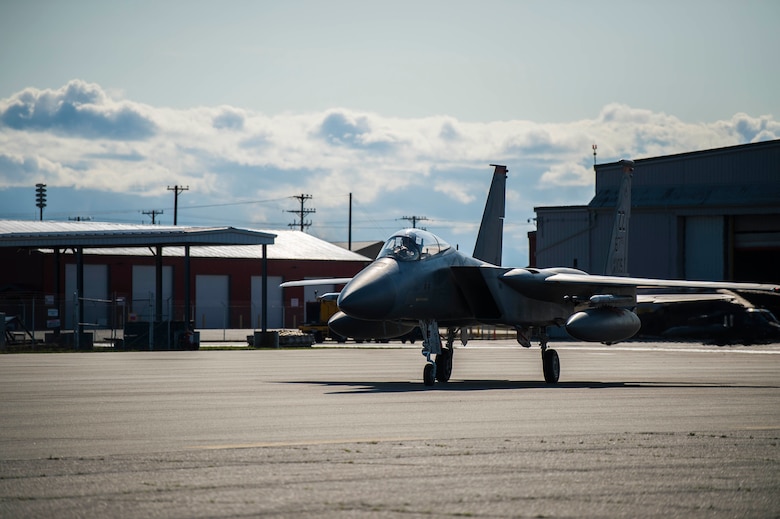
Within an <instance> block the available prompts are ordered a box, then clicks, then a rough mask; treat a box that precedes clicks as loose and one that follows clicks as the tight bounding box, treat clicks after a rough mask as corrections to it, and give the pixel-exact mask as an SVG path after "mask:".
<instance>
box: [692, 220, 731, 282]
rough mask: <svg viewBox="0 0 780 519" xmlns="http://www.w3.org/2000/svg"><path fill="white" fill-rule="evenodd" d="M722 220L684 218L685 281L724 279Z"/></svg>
mask: <svg viewBox="0 0 780 519" xmlns="http://www.w3.org/2000/svg"><path fill="white" fill-rule="evenodd" d="M724 222H725V218H724V217H723V216H687V217H686V218H685V278H686V279H699V280H711V281H722V280H723V279H724V273H725V269H724V260H725V245H724V244H725V241H724V237H725V233H724Z"/></svg>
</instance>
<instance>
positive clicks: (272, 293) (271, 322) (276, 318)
mask: <svg viewBox="0 0 780 519" xmlns="http://www.w3.org/2000/svg"><path fill="white" fill-rule="evenodd" d="M281 284H282V277H281V276H268V328H284V305H283V299H282V287H280V286H279V285H281ZM262 312H263V277H262V276H252V324H251V326H253V327H255V328H261V327H262V325H263V317H262V315H263V313H262Z"/></svg>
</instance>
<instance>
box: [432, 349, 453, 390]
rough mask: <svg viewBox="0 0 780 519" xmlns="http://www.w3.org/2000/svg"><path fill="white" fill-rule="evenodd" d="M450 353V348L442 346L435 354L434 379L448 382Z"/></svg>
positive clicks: (450, 369)
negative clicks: (439, 351)
mask: <svg viewBox="0 0 780 519" xmlns="http://www.w3.org/2000/svg"><path fill="white" fill-rule="evenodd" d="M452 353H453V351H452V349H450V348H442V349H441V353H439V354H438V355H436V380H438V381H439V382H449V380H450V377H451V376H452Z"/></svg>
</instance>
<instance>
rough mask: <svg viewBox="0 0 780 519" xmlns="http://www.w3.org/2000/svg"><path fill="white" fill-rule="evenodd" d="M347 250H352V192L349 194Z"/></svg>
mask: <svg viewBox="0 0 780 519" xmlns="http://www.w3.org/2000/svg"><path fill="white" fill-rule="evenodd" d="M347 250H352V193H350V194H349V231H348V232H347Z"/></svg>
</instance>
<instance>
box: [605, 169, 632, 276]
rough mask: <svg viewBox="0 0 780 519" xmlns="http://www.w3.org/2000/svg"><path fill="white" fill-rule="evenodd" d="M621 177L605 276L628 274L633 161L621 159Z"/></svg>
mask: <svg viewBox="0 0 780 519" xmlns="http://www.w3.org/2000/svg"><path fill="white" fill-rule="evenodd" d="M620 163H621V164H622V165H623V178H622V179H621V181H620V188H619V190H618V197H617V204H616V207H615V224H614V227H612V239H611V240H610V242H609V243H610V248H609V253H608V254H607V265H606V268H605V269H604V275H606V276H628V220H629V218H631V177H632V172H633V171H634V161H632V160H621V161H620Z"/></svg>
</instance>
